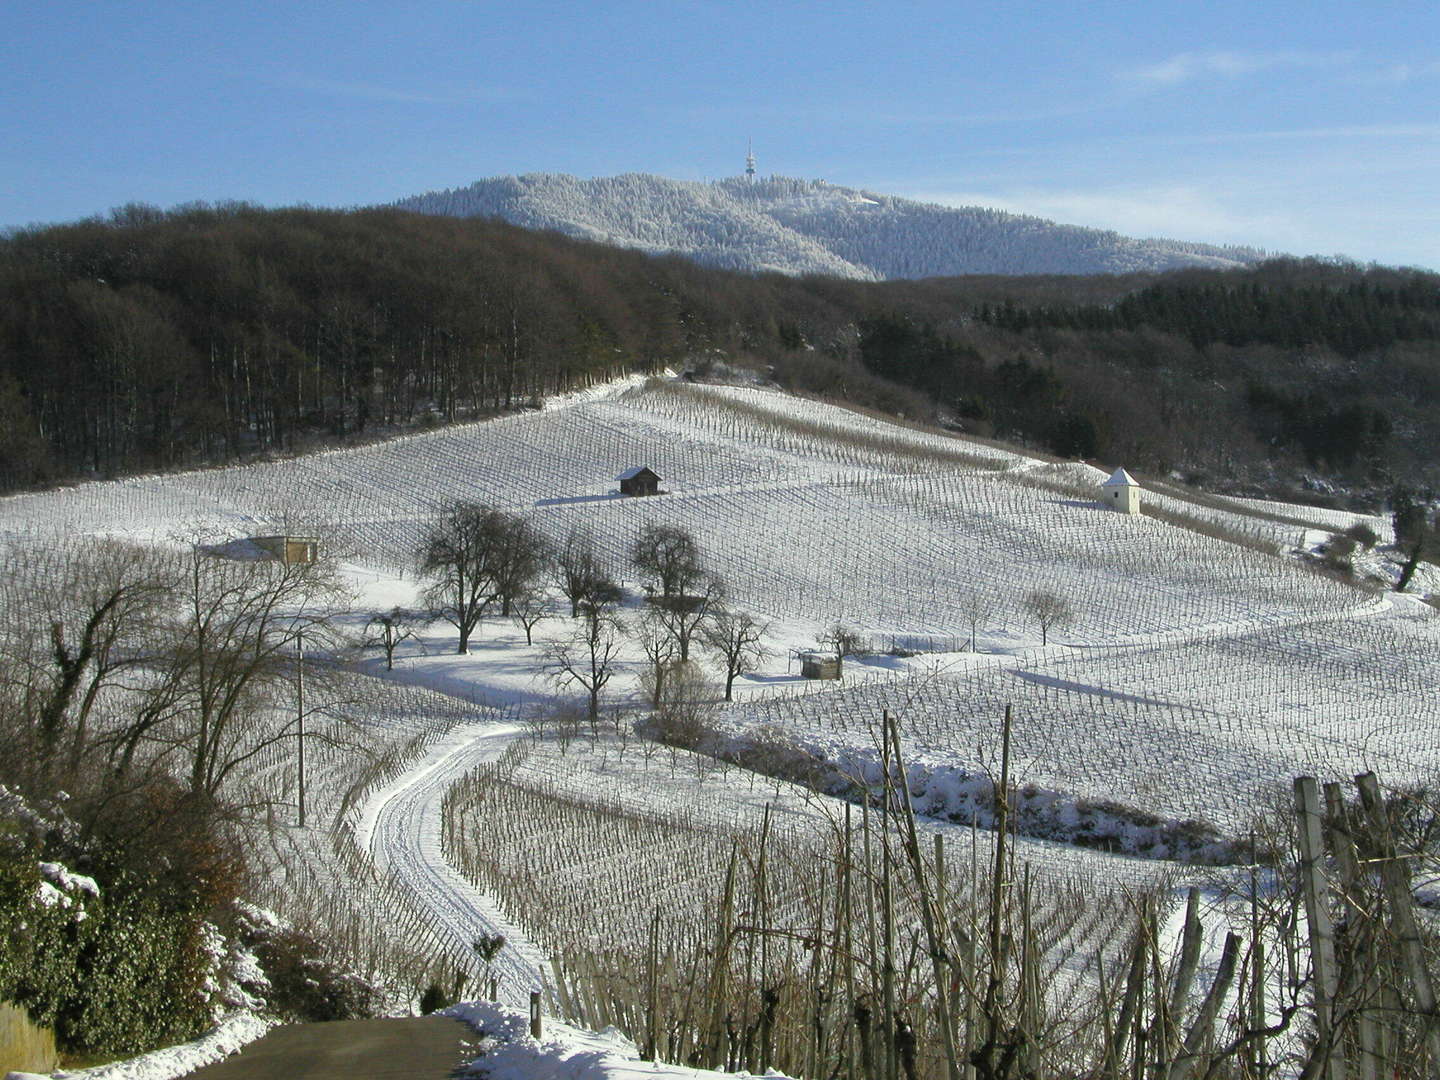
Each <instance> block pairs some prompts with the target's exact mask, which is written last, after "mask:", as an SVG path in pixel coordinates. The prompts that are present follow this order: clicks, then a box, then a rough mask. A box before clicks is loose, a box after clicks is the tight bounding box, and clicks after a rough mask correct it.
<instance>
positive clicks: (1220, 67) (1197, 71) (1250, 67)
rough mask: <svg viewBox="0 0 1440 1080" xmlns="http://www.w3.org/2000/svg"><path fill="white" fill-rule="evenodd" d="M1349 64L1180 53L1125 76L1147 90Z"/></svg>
mask: <svg viewBox="0 0 1440 1080" xmlns="http://www.w3.org/2000/svg"><path fill="white" fill-rule="evenodd" d="M1349 61H1350V56H1349V54H1346V53H1319V52H1306V51H1302V50H1295V49H1287V50H1281V51H1278V52H1228V51H1221V52H1183V53H1177V54H1176V55H1174V56H1172V57H1170V58H1169V59H1166V60H1162V61H1160V62H1159V63H1158V64H1148V65H1146V66H1144V67H1140V68H1135V69H1132V70H1131V71H1129V72H1127V73H1126V75H1127V77H1128V78H1129V79H1131V80H1133V81H1135V82H1139V83H1143V84H1147V85H1150V86H1179V85H1181V84H1182V83H1189V82H1195V81H1197V80H1216V79H1235V78H1240V77H1242V76H1245V75H1254V74H1257V73H1259V72H1262V71H1274V70H1277V69H1283V68H1324V67H1335V66H1338V65H1342V64H1346V63H1348V62H1349Z"/></svg>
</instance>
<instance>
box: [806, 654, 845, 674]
mask: <svg viewBox="0 0 1440 1080" xmlns="http://www.w3.org/2000/svg"><path fill="white" fill-rule="evenodd" d="M840 670H841V663H840V657H838V656H836V655H835V654H834V653H814V652H811V653H801V654H800V677H801V678H804V679H838V678H840Z"/></svg>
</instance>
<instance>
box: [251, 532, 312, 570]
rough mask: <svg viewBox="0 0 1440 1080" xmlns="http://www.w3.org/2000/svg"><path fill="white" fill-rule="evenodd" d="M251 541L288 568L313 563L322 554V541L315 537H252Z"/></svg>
mask: <svg viewBox="0 0 1440 1080" xmlns="http://www.w3.org/2000/svg"><path fill="white" fill-rule="evenodd" d="M250 539H251V542H252V543H254V544H255V545H256V546H257V547H260V548H263V549H265V550H266V551H268V552H269V553H270V554H271V555H273V556H275V558H277V559H279V560H280V561H281V562H283V563H285V564H286V565H287V566H288V565H290V564H292V563H313V562H314V561H315V559H316V558H317V557H318V556H319V553H320V540H319V538H317V537H314V536H252V537H251V538H250Z"/></svg>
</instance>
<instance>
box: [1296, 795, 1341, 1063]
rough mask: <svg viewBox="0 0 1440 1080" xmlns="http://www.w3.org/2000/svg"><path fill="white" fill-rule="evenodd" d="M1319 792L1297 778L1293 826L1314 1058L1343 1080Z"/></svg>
mask: <svg viewBox="0 0 1440 1080" xmlns="http://www.w3.org/2000/svg"><path fill="white" fill-rule="evenodd" d="M1322 820H1323V819H1322V817H1321V811H1320V788H1319V786H1318V785H1317V784H1316V783H1315V778H1314V777H1313V776H1297V777H1296V778H1295V821H1296V825H1297V826H1298V828H1297V832H1298V833H1299V838H1300V884H1301V886H1302V887H1303V889H1304V891H1305V925H1306V926H1307V927H1308V928H1309V931H1310V966H1311V969H1312V970H1313V971H1314V973H1315V1030H1316V1035H1317V1039H1318V1043H1317V1045H1316V1052H1317V1053H1319V1054H1321V1055H1323V1061H1324V1067H1325V1071H1324V1076H1325V1077H1326V1078H1327V1080H1343V1077H1344V1075H1345V1061H1344V1059H1343V1058H1342V1057H1341V1055H1340V1054H1338V1053H1336V1051H1337V1049H1338V1048H1339V1039H1338V1037H1337V1035H1336V1032H1335V1029H1334V1018H1335V1013H1334V1010H1335V990H1336V987H1337V986H1338V980H1337V977H1336V969H1335V925H1334V923H1333V922H1332V921H1331V918H1330V884H1329V882H1328V881H1326V879H1325V866H1324V860H1325V841H1324V835H1323V833H1322V832H1321V824H1322Z"/></svg>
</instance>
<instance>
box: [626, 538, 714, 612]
mask: <svg viewBox="0 0 1440 1080" xmlns="http://www.w3.org/2000/svg"><path fill="white" fill-rule="evenodd" d="M630 558H631V561H632V562H634V564H635V567H636V569H638V570H639V571H640V572H641V573H643V574H647V575H649V576H651V577H653V578H655V579H656V580H657V581H658V582H659V583H660V595H661V596H663V597H665V598H666V599H669V598H671V597H676V596H685V595H687V594H688V593H689V591H690V589H691V588H693V587H694V586H695V585H697V584H698V583H699V582H700V580H701V578H702V577H703V576H704V568H703V565H702V563H701V560H700V549H699V547H698V546H697V545H696V543H695V538H694V537H693V536H691V535H690V533H689V531H688V530H686V529H682V528H681V527H679V526H678V525H647V526H645V528H644V529H643V530H641V532H640V535H639V536H638V537H637V538H636V540H635V545H634V547H633V548H631V551H630Z"/></svg>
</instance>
